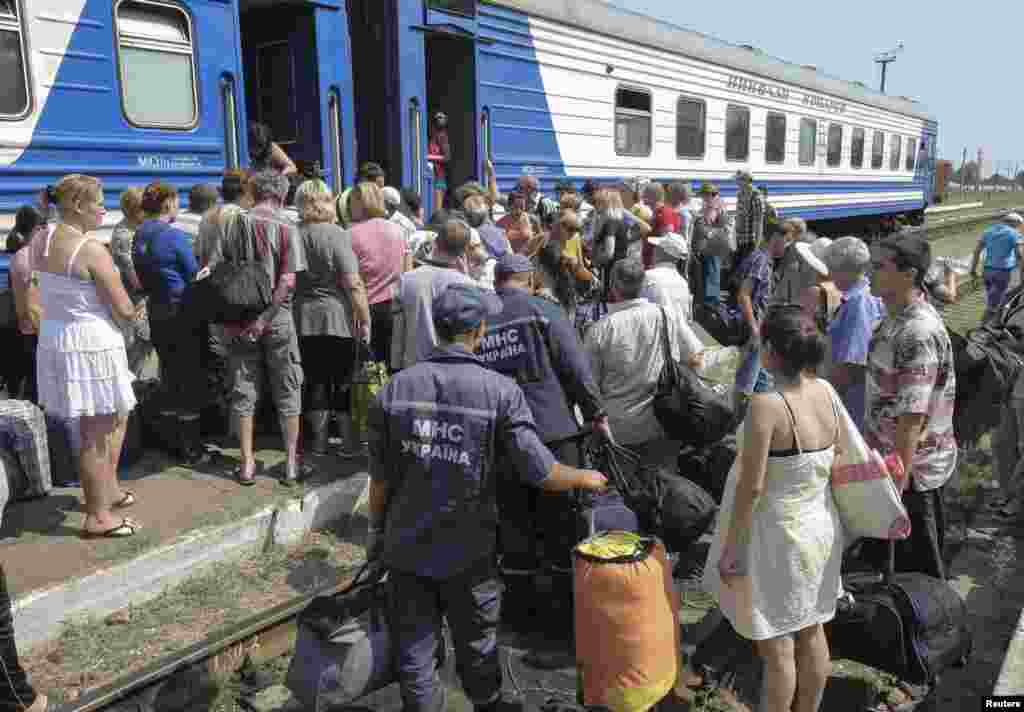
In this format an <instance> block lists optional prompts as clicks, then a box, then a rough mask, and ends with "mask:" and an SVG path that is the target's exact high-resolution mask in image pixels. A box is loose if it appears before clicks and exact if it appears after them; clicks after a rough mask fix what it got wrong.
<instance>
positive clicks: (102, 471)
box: [35, 174, 139, 538]
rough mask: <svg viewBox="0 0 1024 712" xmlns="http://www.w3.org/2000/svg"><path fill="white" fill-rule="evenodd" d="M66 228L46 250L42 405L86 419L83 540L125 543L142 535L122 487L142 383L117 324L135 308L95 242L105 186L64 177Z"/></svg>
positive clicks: (42, 258)
mask: <svg viewBox="0 0 1024 712" xmlns="http://www.w3.org/2000/svg"><path fill="white" fill-rule="evenodd" d="M54 193H55V197H56V200H57V205H58V207H59V209H60V222H59V223H58V224H57V227H56V228H55V229H54V231H53V233H52V234H51V235H49V239H47V240H45V241H41V242H43V244H42V245H41V247H42V250H41V254H40V255H39V256H38V258H37V260H36V262H35V265H36V268H37V269H38V271H39V296H40V300H41V302H42V308H43V319H42V323H41V324H40V333H39V349H38V352H37V364H38V369H39V402H40V405H41V406H42V407H43V409H44V410H45V411H46V412H48V413H51V414H53V415H55V416H57V417H59V418H63V419H72V418H79V419H80V421H81V438H82V446H81V452H80V455H79V471H80V478H81V481H82V490H83V492H84V494H85V521H84V522H83V525H82V533H83V536H85V537H87V538H89V537H126V536H131V535H133V534H135V532H136V531H137V530H138V527H139V525H138V524H137V523H136V522H134V521H133V520H131V519H128V518H121V517H119V516H115V514H114V512H115V511H116V510H119V509H124V508H125V507H130V506H131V505H132V504H134V503H135V498H134V497H133V496H132V493H131V492H128V491H124V490H122V489H121V488H120V486H119V485H118V482H117V465H118V462H119V460H120V457H121V444H122V443H123V441H124V433H125V426H126V424H127V420H128V413H130V412H131V410H132V409H133V408H134V407H135V394H134V392H133V391H132V381H133V380H134V377H133V376H132V373H131V371H130V370H129V369H128V358H127V356H126V354H125V348H124V337H123V336H122V335H121V330H120V329H119V328H118V327H117V324H116V323H115V322H114V317H115V316H116V317H117V318H120V319H123V320H130V319H134V318H135V316H136V307H135V305H134V304H133V303H132V300H131V299H130V298H129V297H128V293H127V292H126V291H125V289H124V284H123V283H122V282H121V277H120V275H119V274H118V271H117V267H115V266H114V260H113V258H112V257H111V256H110V252H109V251H108V250H107V248H106V246H104V245H103V244H102V243H100V242H99V241H97V240H95V239H93V238H90V237H88V236H87V235H88V233H90V232H92V231H94V230H96V229H97V228H98V227H100V225H102V224H103V216H104V215H105V214H106V208H104V206H103V185H102V184H101V183H100V181H99V180H97V179H96V178H93V177H91V176H84V175H77V174H74V175H69V176H65V177H64V178H63V179H62V180H61V181H60V182H59V183H58V184H57V185H56V187H55V188H54Z"/></svg>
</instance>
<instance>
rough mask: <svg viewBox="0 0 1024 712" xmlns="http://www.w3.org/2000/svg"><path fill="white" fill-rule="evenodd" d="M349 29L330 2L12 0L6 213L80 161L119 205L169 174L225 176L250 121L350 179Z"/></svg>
mask: <svg viewBox="0 0 1024 712" xmlns="http://www.w3.org/2000/svg"><path fill="white" fill-rule="evenodd" d="M347 27H348V23H347V16H346V11H345V7H344V4H343V3H341V2H331V0H318V1H317V2H315V3H312V2H310V3H305V4H297V5H291V4H288V5H285V4H284V3H280V2H277V3H275V2H261V1H259V0H113V1H111V0H0V42H2V43H3V50H4V51H3V52H2V53H0V62H4V63H6V66H5V67H4V71H3V72H2V73H0V77H3V78H2V79H0V83H2V91H0V211H3V212H4V213H6V214H8V215H9V214H10V213H11V212H13V210H15V209H16V208H17V207H18V206H19V205H21V204H23V203H26V202H30V201H32V200H33V199H34V198H35V196H36V194H38V192H39V190H40V189H41V188H42V187H43V186H45V185H47V184H51V183H53V182H54V181H56V180H57V179H58V178H59V177H60V176H62V175H65V174H67V173H71V172H82V173H88V174H91V175H95V176H97V177H99V178H100V179H102V180H103V182H104V185H105V187H106V189H107V201H108V207H111V208H113V207H115V206H116V202H117V197H118V194H119V192H120V191H121V190H123V189H124V188H126V187H128V186H132V185H140V184H145V183H147V182H149V181H151V180H154V179H156V178H160V179H163V180H166V181H168V182H171V183H173V184H175V185H176V186H178V187H179V188H180V189H182V190H186V189H187V188H188V187H190V186H191V185H194V184H195V183H199V182H215V183H219V181H220V176H221V174H222V172H223V171H224V169H225V168H226V167H235V166H238V165H240V164H245V163H246V156H247V152H246V131H245V126H246V122H247V120H248V118H253V119H257V120H261V121H265V122H267V123H269V124H271V125H272V126H273V128H274V129H275V131H277V132H278V139H279V140H280V142H281V143H282V144H284V145H285V147H286V148H287V149H288V150H289V152H290V153H292V155H293V156H294V157H295V158H296V159H297V160H298V161H299V162H300V163H302V162H319V163H320V164H321V166H322V167H323V168H324V170H325V171H326V172H327V174H328V178H329V179H330V180H331V181H332V182H335V183H337V182H340V181H341V180H342V176H343V175H351V173H352V170H353V167H352V165H351V164H350V163H347V161H350V160H351V156H348V155H346V146H345V144H344V140H345V139H344V137H345V136H346V135H349V136H350V135H351V134H352V132H353V123H352V111H351V74H350V71H349V65H350V61H349V43H348V32H347ZM116 219H117V215H116V213H113V214H112V215H111V217H110V220H116Z"/></svg>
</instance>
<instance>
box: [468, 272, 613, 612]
mask: <svg viewBox="0 0 1024 712" xmlns="http://www.w3.org/2000/svg"><path fill="white" fill-rule="evenodd" d="M534 269H535V267H534V264H533V261H532V260H530V258H529V257H526V256H524V255H516V254H513V253H508V254H506V255H503V256H502V257H501V259H499V260H498V264H497V267H496V268H495V287H496V290H497V294H498V296H499V297H500V298H501V300H502V302H503V303H504V308H503V309H502V312H501V314H499V315H497V316H495V317H494V318H493V319H489V320H488V323H487V332H486V333H485V334H484V337H483V340H482V342H481V344H480V350H479V354H480V358H481V359H483V361H484V363H485V364H486V365H487V366H489V367H490V368H492V369H494V370H495V371H497V372H498V373H501V374H504V375H506V376H508V377H509V378H513V379H515V381H516V383H518V384H519V386H520V388H522V389H523V393H524V394H525V395H526V402H527V404H528V405H529V406H530V411H531V412H532V413H533V418H534V420H535V421H536V423H537V432H538V433H540V437H541V439H542V440H543V441H544V442H545V444H547V445H548V447H550V448H551V451H552V452H553V453H554V455H555V457H556V458H557V459H558V461H559V462H564V463H566V464H569V465H574V466H575V465H579V464H580V463H579V457H578V453H579V450H578V446H577V443H575V442H565V439H566V438H568V437H570V436H572V435H574V434H576V433H577V432H579V430H580V423H579V422H578V421H577V419H576V413H575V411H574V406H577V405H578V406H579V409H580V411H581V413H582V414H583V418H584V419H585V420H586V421H587V422H589V423H592V424H593V425H594V427H595V429H597V430H600V431H602V432H604V433H607V434H608V437H610V433H609V430H608V419H607V418H606V417H605V409H604V405H603V404H602V402H601V392H600V390H598V387H597V383H596V382H595V381H594V377H593V375H592V374H591V370H590V360H589V359H588V358H587V355H586V353H585V352H584V351H583V348H582V347H581V345H580V343H579V339H577V337H576V332H575V330H574V328H573V326H572V324H570V323H569V320H568V319H566V317H565V314H564V312H563V311H562V310H561V309H559V307H558V305H557V304H555V303H553V302H551V301H548V300H546V299H541V298H540V297H535V296H533V279H534ZM499 466H500V467H502V470H503V471H507V472H508V473H509V475H511V474H512V473H514V467H515V463H514V462H511V461H510V462H507V463H506V462H502V463H499ZM498 501H499V502H500V504H501V537H500V539H501V546H500V550H501V573H502V579H503V581H504V583H505V585H506V592H507V593H508V603H507V605H506V606H505V610H504V612H503V615H502V619H503V622H504V623H506V624H509V625H511V626H513V627H520V626H522V625H524V624H529V623H535V624H536V622H537V617H536V611H535V610H534V607H533V602H534V600H535V599H536V598H537V595H538V591H537V590H536V588H535V586H536V584H537V583H538V574H540V573H541V565H542V563H543V564H545V565H546V568H547V569H548V571H549V572H550V573H551V574H553V578H552V584H553V586H552V588H553V589H554V591H555V592H561V595H557V594H556V595H555V596H554V599H555V600H552V598H551V597H550V596H542V597H543V598H545V599H546V603H550V604H554V606H555V607H557V606H558V604H562V607H563V608H564V607H565V606H567V605H569V600H568V599H571V597H572V548H573V547H574V546H575V545H576V527H575V517H574V513H573V509H572V500H571V498H570V495H569V494H568V493H553V492H540V491H539V490H538V489H537V488H535V487H528V486H524V485H523V484H521V483H519V482H518V481H517V480H516V479H515V478H514V477H512V476H507V477H503V478H502V479H501V481H500V484H499V497H498ZM542 544H543V548H542V547H541V545H542ZM541 552H543V561H542V557H541ZM569 610H571V609H569ZM565 613H569V611H568V610H566V611H565ZM552 618H553V619H554V620H559V616H558V615H555V616H553V617H552ZM565 620H569V619H568V617H566V618H565ZM543 625H544V626H545V627H548V624H547V623H546V622H545V623H543Z"/></svg>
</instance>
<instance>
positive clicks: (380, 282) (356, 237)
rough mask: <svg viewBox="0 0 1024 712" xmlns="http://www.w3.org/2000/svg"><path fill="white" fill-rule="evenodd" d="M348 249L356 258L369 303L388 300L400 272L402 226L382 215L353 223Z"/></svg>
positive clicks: (403, 238)
mask: <svg viewBox="0 0 1024 712" xmlns="http://www.w3.org/2000/svg"><path fill="white" fill-rule="evenodd" d="M351 235H352V251H353V252H355V253H356V257H357V258H358V259H359V273H360V274H361V275H362V276H363V282H365V283H366V298H367V301H369V303H370V304H380V303H381V302H386V301H390V300H391V299H393V298H394V296H395V291H396V289H397V287H398V278H399V277H400V276H401V275H402V258H403V257H405V250H406V244H407V243H406V239H405V235H404V234H403V233H402V228H400V227H399V226H398V225H397V224H395V223H393V222H391V221H389V220H385V219H384V218H374V219H373V220H367V221H366V222H361V223H357V224H355V225H353V226H352V228H351Z"/></svg>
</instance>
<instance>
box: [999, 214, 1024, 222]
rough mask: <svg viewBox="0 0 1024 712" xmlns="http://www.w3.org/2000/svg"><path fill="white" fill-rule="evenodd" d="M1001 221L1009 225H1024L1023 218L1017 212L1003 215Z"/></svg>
mask: <svg viewBox="0 0 1024 712" xmlns="http://www.w3.org/2000/svg"><path fill="white" fill-rule="evenodd" d="M1003 222H1004V223H1009V224H1010V225H1024V218H1022V217H1021V216H1020V214H1019V213H1015V212H1009V213H1006V215H1004V216H1003Z"/></svg>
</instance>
